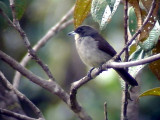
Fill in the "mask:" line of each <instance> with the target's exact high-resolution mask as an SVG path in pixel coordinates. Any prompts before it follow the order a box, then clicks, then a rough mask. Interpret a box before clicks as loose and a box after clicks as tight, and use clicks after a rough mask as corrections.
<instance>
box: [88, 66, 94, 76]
mask: <svg viewBox="0 0 160 120" xmlns="http://www.w3.org/2000/svg"><path fill="white" fill-rule="evenodd" d="M94 69H95V67H93V68H91V69H90V70H89V71H88V74H87V76H88V77H89V78H92V75H91V73H92V71H93V70H94Z"/></svg>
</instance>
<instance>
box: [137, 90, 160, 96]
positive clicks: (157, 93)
mask: <svg viewBox="0 0 160 120" xmlns="http://www.w3.org/2000/svg"><path fill="white" fill-rule="evenodd" d="M143 96H160V87H157V88H153V89H150V90H147V91H145V92H144V93H142V94H140V95H139V97H138V98H140V97H143Z"/></svg>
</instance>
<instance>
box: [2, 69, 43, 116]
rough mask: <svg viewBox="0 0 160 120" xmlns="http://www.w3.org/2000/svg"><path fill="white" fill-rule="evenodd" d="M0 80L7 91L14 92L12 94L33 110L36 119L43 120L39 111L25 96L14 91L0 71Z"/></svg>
mask: <svg viewBox="0 0 160 120" xmlns="http://www.w3.org/2000/svg"><path fill="white" fill-rule="evenodd" d="M0 78H1V80H2V82H3V83H4V85H5V86H6V87H7V89H9V90H12V91H14V93H15V94H16V95H17V96H18V98H19V99H20V100H22V101H25V102H26V103H27V104H28V105H29V106H30V108H31V109H32V110H33V112H34V113H35V115H36V116H37V117H38V118H42V119H44V117H43V114H42V113H41V111H40V110H39V109H38V108H37V107H36V106H35V105H34V104H33V103H32V102H31V101H30V100H29V99H28V98H27V97H26V96H25V95H23V94H22V93H21V92H19V91H18V90H17V89H15V88H14V87H13V86H12V84H11V83H10V82H9V81H8V80H7V79H6V77H5V76H4V75H3V73H2V72H1V71H0Z"/></svg>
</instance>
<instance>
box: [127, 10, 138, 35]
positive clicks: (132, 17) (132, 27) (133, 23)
mask: <svg viewBox="0 0 160 120" xmlns="http://www.w3.org/2000/svg"><path fill="white" fill-rule="evenodd" d="M128 14H129V31H130V33H131V35H134V33H135V32H136V30H137V18H136V14H135V11H134V8H133V7H130V8H129V10H128Z"/></svg>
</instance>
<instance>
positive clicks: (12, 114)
mask: <svg viewBox="0 0 160 120" xmlns="http://www.w3.org/2000/svg"><path fill="white" fill-rule="evenodd" d="M0 114H2V115H6V116H9V117H14V118H17V119H18V120H44V119H41V118H40V119H35V118H31V117H28V116H25V115H22V114H18V113H15V112H12V111H9V110H6V109H2V108H0Z"/></svg>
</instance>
